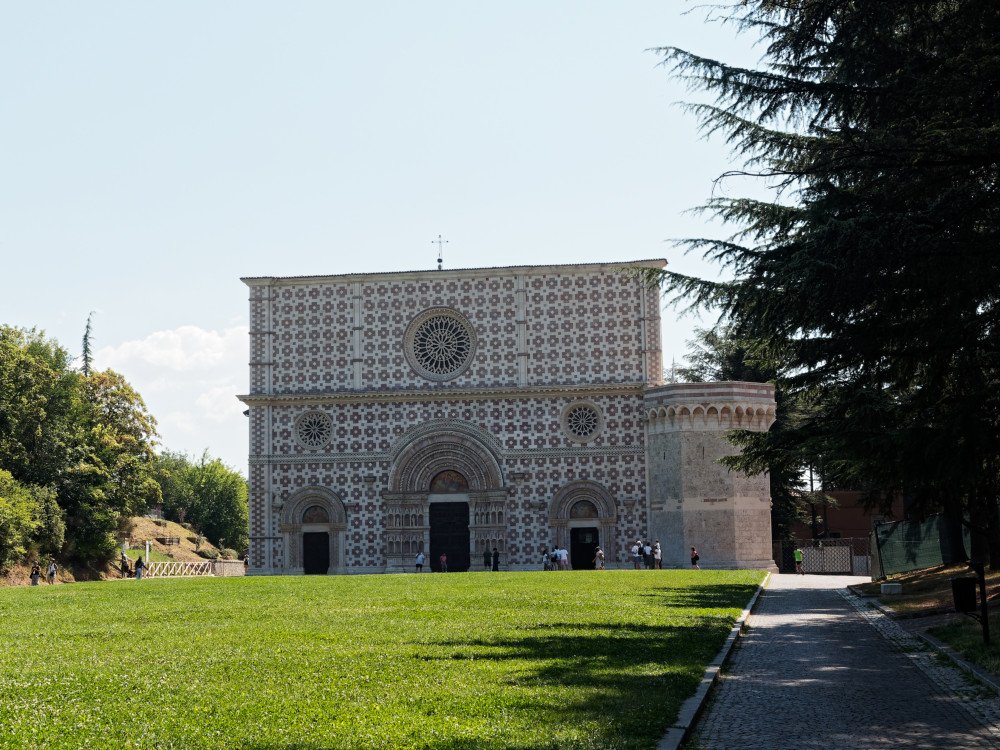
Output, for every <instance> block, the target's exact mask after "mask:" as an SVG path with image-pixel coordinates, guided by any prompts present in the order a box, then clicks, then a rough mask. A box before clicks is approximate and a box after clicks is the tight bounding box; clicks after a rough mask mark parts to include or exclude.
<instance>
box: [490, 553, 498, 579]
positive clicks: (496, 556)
mask: <svg viewBox="0 0 1000 750" xmlns="http://www.w3.org/2000/svg"><path fill="white" fill-rule="evenodd" d="M490 570H492V571H493V572H494V573H498V572H500V551H499V550H498V549H497V548H496V547H494V548H493V567H492V568H490Z"/></svg>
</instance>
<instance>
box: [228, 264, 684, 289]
mask: <svg viewBox="0 0 1000 750" xmlns="http://www.w3.org/2000/svg"><path fill="white" fill-rule="evenodd" d="M666 265H667V261H666V260H664V259H662V258H655V259H645V260H632V261H624V262H619V263H565V264H553V265H544V266H491V267H487V268H451V269H446V270H443V271H436V270H433V269H428V270H424V271H384V272H379V273H356V274H331V275H326V276H247V277H243V278H241V279H240V281H242V282H243V283H244V284H246V285H247V286H249V287H254V286H295V285H298V284H353V283H357V282H361V283H364V282H367V281H391V280H395V279H399V280H401V281H403V280H405V281H430V280H433V281H438V280H441V279H458V278H477V277H493V276H498V275H502V276H515V275H519V274H523V275H531V276H538V275H544V274H549V273H562V274H575V273H594V272H595V271H620V270H624V269H627V268H665V267H666Z"/></svg>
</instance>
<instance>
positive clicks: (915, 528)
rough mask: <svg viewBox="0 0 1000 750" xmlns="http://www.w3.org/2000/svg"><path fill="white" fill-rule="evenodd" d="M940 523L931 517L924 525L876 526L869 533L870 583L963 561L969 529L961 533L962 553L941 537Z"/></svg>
mask: <svg viewBox="0 0 1000 750" xmlns="http://www.w3.org/2000/svg"><path fill="white" fill-rule="evenodd" d="M942 522H943V517H942V516H941V515H934V516H930V517H929V518H927V519H926V520H924V521H892V522H890V523H877V524H875V526H874V528H873V529H872V533H871V550H872V579H873V580H880V579H882V578H885V577H886V576H890V575H893V574H894V573H906V572H908V571H911V570H921V569H923V568H933V567H936V566H938V565H949V564H951V563H955V562H962V561H964V560H965V559H966V556H965V553H966V551H967V550H969V549H970V539H969V530H968V528H963V530H962V534H963V537H964V542H965V549H964V550H960V549H952V548H951V545H949V544H948V538H947V536H944V535H942V533H941V531H942Z"/></svg>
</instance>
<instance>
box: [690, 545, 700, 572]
mask: <svg viewBox="0 0 1000 750" xmlns="http://www.w3.org/2000/svg"><path fill="white" fill-rule="evenodd" d="M699 560H701V555H699V554H698V550H696V549H695V548H694V547H692V548H691V567H692V568H694V569H695V570H701V566H700V565H699V564H698V561H699Z"/></svg>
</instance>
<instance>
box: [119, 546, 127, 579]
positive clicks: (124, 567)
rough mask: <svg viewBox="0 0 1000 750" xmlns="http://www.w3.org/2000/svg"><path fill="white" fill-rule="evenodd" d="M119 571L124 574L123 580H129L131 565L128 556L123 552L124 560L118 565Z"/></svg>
mask: <svg viewBox="0 0 1000 750" xmlns="http://www.w3.org/2000/svg"><path fill="white" fill-rule="evenodd" d="M118 570H119V571H120V572H121V574H122V578H128V574H129V565H128V555H126V554H125V553H124V552H122V559H121V560H120V561H119V563H118Z"/></svg>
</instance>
